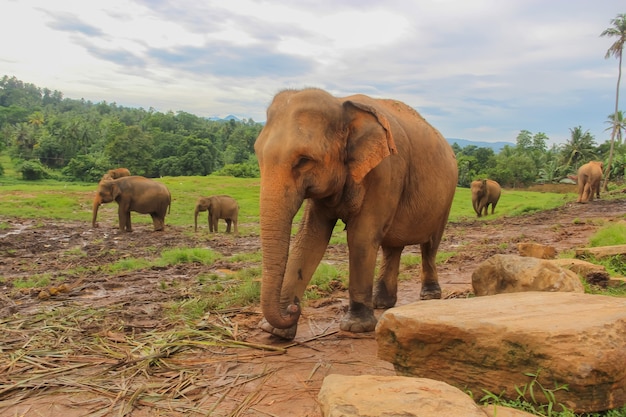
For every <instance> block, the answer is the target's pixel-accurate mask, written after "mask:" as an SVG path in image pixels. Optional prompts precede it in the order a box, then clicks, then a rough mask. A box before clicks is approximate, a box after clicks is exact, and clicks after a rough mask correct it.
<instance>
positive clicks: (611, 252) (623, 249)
mask: <svg viewBox="0 0 626 417" xmlns="http://www.w3.org/2000/svg"><path fill="white" fill-rule="evenodd" d="M615 255H626V245H614V246H598V247H595V248H579V249H576V257H577V258H584V257H587V256H593V257H594V258H596V259H602V258H607V257H609V256H615Z"/></svg>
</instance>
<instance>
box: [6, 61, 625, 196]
mask: <svg viewBox="0 0 626 417" xmlns="http://www.w3.org/2000/svg"><path fill="white" fill-rule="evenodd" d="M620 56H621V55H620ZM620 65H621V64H620ZM620 115H621V112H619V111H617V108H616V112H615V113H614V114H613V115H611V116H609V117H610V120H609V122H610V123H611V130H612V138H611V141H607V142H605V143H603V144H601V145H597V144H596V138H594V137H593V136H592V135H591V134H590V133H589V132H588V131H585V130H584V129H583V128H582V127H581V126H577V127H573V128H571V129H570V134H571V137H570V139H569V140H568V141H567V143H565V144H563V145H561V146H556V145H553V146H552V147H551V148H549V149H548V147H547V143H548V140H549V138H548V137H547V136H546V134H545V133H541V132H538V133H532V132H529V131H528V130H522V131H520V133H519V134H518V135H517V138H515V142H516V144H515V145H514V146H505V147H504V149H502V150H501V151H500V152H498V153H496V152H494V150H493V149H491V148H483V147H477V146H473V145H469V146H466V147H464V148H461V147H460V146H458V145H456V144H455V145H453V149H454V152H455V153H456V155H457V163H458V168H459V184H458V185H459V186H461V187H469V184H470V183H471V181H472V180H474V179H476V178H484V177H489V178H492V179H494V180H496V181H498V182H499V183H500V184H501V185H502V186H505V187H509V188H510V187H520V186H525V185H528V184H532V183H535V182H540V183H546V182H547V183H549V182H558V181H559V180H562V179H565V178H567V177H568V176H574V175H576V171H577V169H578V167H579V166H580V165H581V164H583V163H586V162H588V161H589V160H592V159H599V160H603V161H605V162H606V166H607V170H608V171H607V172H608V174H609V176H608V178H610V179H611V180H612V181H622V180H623V178H624V170H625V167H626V144H624V143H622V139H621V138H622V132H623V131H624V129H625V128H626V126H625V125H624V124H623V119H620ZM618 120H622V122H620V123H618V122H617V121H618ZM262 127H263V125H262V124H261V123H257V122H255V121H254V120H252V119H248V120H246V119H244V120H235V119H232V118H231V119H229V120H208V119H206V118H202V117H199V116H195V115H193V114H190V113H186V112H182V111H179V112H172V111H169V112H166V113H161V112H158V111H155V110H154V109H152V108H150V109H148V110H145V109H142V108H139V109H137V108H128V107H123V106H118V105H117V104H115V103H106V102H104V101H103V102H99V103H92V102H90V101H86V100H75V99H69V98H64V97H63V94H62V93H61V92H59V91H50V90H49V89H47V88H40V87H37V86H35V85H33V84H29V83H24V82H23V81H20V80H18V79H17V78H15V77H9V76H7V75H5V76H3V78H2V79H0V152H2V151H3V150H4V151H6V153H7V155H8V156H10V159H11V160H12V164H13V165H14V166H15V170H16V171H17V172H18V173H19V174H20V175H21V176H22V178H23V179H26V180H42V179H51V178H53V179H57V180H62V181H71V182H90V183H94V182H97V181H98V180H99V179H100V178H101V177H102V175H103V174H104V173H105V172H106V171H107V170H109V169H111V168H114V167H126V168H128V169H130V171H131V173H133V174H136V175H143V176H147V177H153V178H155V177H178V176H206V175H209V174H218V175H224V176H234V177H243V178H258V176H259V169H258V165H257V161H256V157H255V155H254V148H253V146H254V141H255V140H256V138H257V136H258V134H259V132H260V131H261V129H262ZM510 139H512V138H510ZM510 139H509V138H503V140H505V141H506V140H510ZM5 170H7V171H8V168H7V167H6V166H5V162H4V161H0V178H2V175H3V171H5ZM7 174H8V172H5V173H4V175H7Z"/></svg>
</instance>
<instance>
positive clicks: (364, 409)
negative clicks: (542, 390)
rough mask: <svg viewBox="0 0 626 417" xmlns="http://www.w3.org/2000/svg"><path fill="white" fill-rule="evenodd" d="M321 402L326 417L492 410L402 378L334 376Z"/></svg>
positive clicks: (436, 415) (453, 416)
mask: <svg viewBox="0 0 626 417" xmlns="http://www.w3.org/2000/svg"><path fill="white" fill-rule="evenodd" d="M318 400H319V402H320V407H321V409H322V415H323V416H324V417H389V416H402V417H418V416H419V417H431V416H432V417H445V416H450V417H458V416H464V417H487V416H489V410H490V408H489V407H485V409H483V407H480V406H478V405H476V403H474V401H473V400H472V399H471V398H470V397H469V396H468V395H467V394H465V393H464V392H463V391H461V390H460V389H458V388H455V387H453V386H451V385H448V384H446V383H445V382H441V381H436V380H432V379H427V378H409V377H402V376H375V375H360V376H347V375H337V374H331V375H328V376H327V377H326V378H324V382H323V383H322V388H321V389H320V392H319V394H318ZM491 408H493V406H492V407H491ZM502 409H503V408H502V407H498V410H497V412H498V416H505V415H506V414H502ZM523 415H524V416H529V415H530V414H523ZM521 416H522V415H520V417H521Z"/></svg>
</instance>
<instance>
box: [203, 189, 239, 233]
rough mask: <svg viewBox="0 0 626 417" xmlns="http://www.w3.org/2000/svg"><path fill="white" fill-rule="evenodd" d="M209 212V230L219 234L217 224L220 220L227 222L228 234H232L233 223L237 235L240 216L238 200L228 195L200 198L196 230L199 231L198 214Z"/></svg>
mask: <svg viewBox="0 0 626 417" xmlns="http://www.w3.org/2000/svg"><path fill="white" fill-rule="evenodd" d="M201 211H208V212H209V213H208V216H207V217H208V220H209V230H210V231H211V232H215V233H217V224H218V222H219V220H220V219H224V220H226V233H230V224H231V223H232V224H233V226H234V229H235V233H239V230H237V217H238V216H239V204H237V200H235V199H234V198H232V197H230V196H228V195H213V196H211V197H200V198H199V199H198V201H197V202H196V210H195V211H194V230H196V231H197V230H198V213H199V212H201Z"/></svg>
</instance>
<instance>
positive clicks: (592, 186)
mask: <svg viewBox="0 0 626 417" xmlns="http://www.w3.org/2000/svg"><path fill="white" fill-rule="evenodd" d="M603 170H604V164H602V162H600V161H591V162H587V163H586V164H585V165H583V166H581V167H580V168H578V200H576V202H577V203H587V202H589V201H593V198H594V196H595V197H597V198H600V182H602V171H603Z"/></svg>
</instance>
